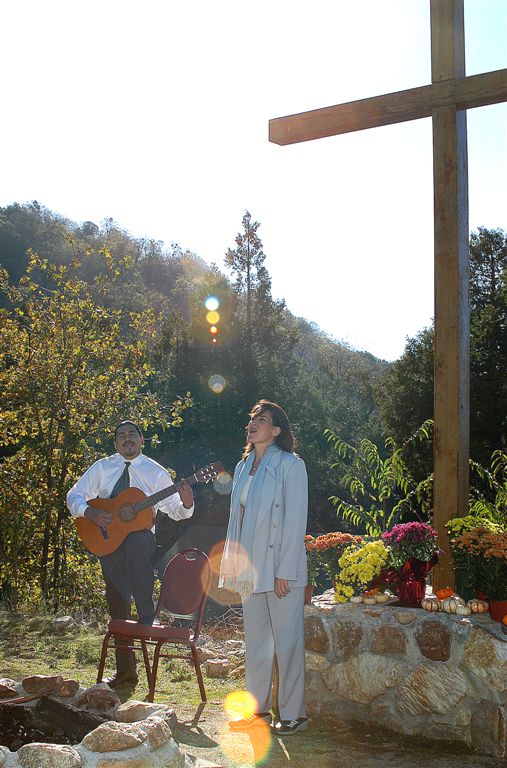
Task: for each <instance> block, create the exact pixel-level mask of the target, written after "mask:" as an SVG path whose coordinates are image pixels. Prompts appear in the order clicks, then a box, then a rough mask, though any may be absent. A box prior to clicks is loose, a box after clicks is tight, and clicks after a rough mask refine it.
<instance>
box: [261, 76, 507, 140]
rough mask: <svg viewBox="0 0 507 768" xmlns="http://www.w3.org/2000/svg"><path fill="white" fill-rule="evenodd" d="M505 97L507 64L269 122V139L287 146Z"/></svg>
mask: <svg viewBox="0 0 507 768" xmlns="http://www.w3.org/2000/svg"><path fill="white" fill-rule="evenodd" d="M502 101H507V69H499V70H496V71H494V72H484V73H481V74H479V75H471V76H470V77H462V78H457V79H452V78H451V79H448V80H443V81H441V82H436V83H433V84H431V85H423V86H420V87H419V88H411V89H409V90H406V91H396V92H395V93H388V94H385V95H384V96H373V97H371V98H369V99H360V100H358V101H349V102H347V103H345V104H338V105H336V106H332V107H323V108H322V109H313V110H310V111H309V112H301V113H299V114H296V115H288V116H286V117H275V118H273V119H272V120H270V121H269V140H270V141H271V142H273V143H274V144H280V145H282V146H285V145H287V144H295V143H297V142H301V141H312V140H313V139H322V138H324V137H326V136H336V135H338V134H342V133H351V132H353V131H361V130H364V129H366V128H377V127H379V126H382V125H391V123H401V122H406V121H408V120H419V119H421V118H423V117H431V115H432V114H433V112H434V111H435V110H436V109H441V108H442V107H450V106H452V107H453V108H454V109H456V110H465V109H473V108H474V107H484V106H487V105H488V104H497V103H499V102H502Z"/></svg>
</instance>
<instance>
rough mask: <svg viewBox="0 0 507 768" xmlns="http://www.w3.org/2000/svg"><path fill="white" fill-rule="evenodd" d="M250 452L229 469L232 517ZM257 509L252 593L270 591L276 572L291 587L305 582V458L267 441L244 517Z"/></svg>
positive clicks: (306, 507) (238, 499) (306, 498)
mask: <svg viewBox="0 0 507 768" xmlns="http://www.w3.org/2000/svg"><path fill="white" fill-rule="evenodd" d="M254 458H255V454H254V453H253V452H252V453H251V454H250V455H249V456H248V457H247V458H246V459H244V460H241V461H240V462H239V463H238V464H237V466H236V469H235V471H234V481H233V489H232V496H231V517H232V513H233V512H239V504H240V497H241V491H242V488H243V485H244V483H245V481H246V478H247V477H248V474H249V472H250V469H251V467H252V464H253V461H254ZM248 514H257V520H256V525H255V533H254V540H253V555H252V558H253V567H254V592H270V591H273V589H274V583H275V577H277V578H279V579H288V580H289V581H290V582H291V586H294V587H304V586H306V584H307V568H306V550H305V543H304V537H305V533H306V522H307V517H308V478H307V474H306V467H305V463H304V461H303V460H302V459H300V458H299V456H296V454H294V453H288V452H287V451H282V450H281V449H280V448H278V446H277V445H276V444H274V445H271V446H269V448H267V450H266V452H265V453H264V456H263V457H262V461H261V462H260V464H259V467H258V468H257V472H256V475H255V483H252V485H251V486H250V490H249V493H248V499H247V504H246V508H245V516H246V515H248Z"/></svg>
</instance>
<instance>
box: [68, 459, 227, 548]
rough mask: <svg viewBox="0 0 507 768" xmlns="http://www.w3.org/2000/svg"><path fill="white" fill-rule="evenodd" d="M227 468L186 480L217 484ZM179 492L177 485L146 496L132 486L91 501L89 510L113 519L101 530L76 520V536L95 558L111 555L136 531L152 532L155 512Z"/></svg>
mask: <svg viewBox="0 0 507 768" xmlns="http://www.w3.org/2000/svg"><path fill="white" fill-rule="evenodd" d="M223 471H224V468H223V466H222V464H221V463H220V462H215V463H214V464H208V465H207V466H206V467H203V468H202V469H199V470H198V471H197V472H195V474H193V475H191V476H190V477H186V478H185V480H186V481H187V483H189V484H190V485H193V484H194V483H209V482H210V481H212V480H216V478H217V477H218V475H219V474H220V472H223ZM177 492H178V485H177V484H175V485H171V486H169V487H168V488H163V489H162V490H161V491H157V493H154V494H152V495H151V496H146V494H144V493H143V491H141V489H140V488H135V487H133V486H131V487H130V488H126V489H125V490H124V491H121V493H119V494H118V496H115V497H114V498H113V499H90V500H89V501H88V506H89V507H95V508H97V509H102V510H103V511H104V512H109V514H110V515H112V517H113V519H112V521H111V522H110V523H109V525H107V526H105V527H100V526H98V525H96V524H95V523H94V522H92V521H91V520H89V519H88V518H87V517H76V525H77V532H78V534H79V537H80V539H81V541H82V542H83V544H84V545H85V547H86V549H87V550H88V551H89V552H92V553H93V554H94V555H99V556H102V555H110V554H111V552H114V551H115V549H118V547H119V546H120V544H121V543H122V542H123V540H124V539H125V538H126V537H127V536H128V535H129V533H132V532H133V531H142V530H144V529H145V528H151V527H152V526H153V521H154V519H155V514H154V511H153V509H152V506H153V505H154V504H158V502H159V501H162V499H166V498H167V497H168V496H172V494H173V493H177Z"/></svg>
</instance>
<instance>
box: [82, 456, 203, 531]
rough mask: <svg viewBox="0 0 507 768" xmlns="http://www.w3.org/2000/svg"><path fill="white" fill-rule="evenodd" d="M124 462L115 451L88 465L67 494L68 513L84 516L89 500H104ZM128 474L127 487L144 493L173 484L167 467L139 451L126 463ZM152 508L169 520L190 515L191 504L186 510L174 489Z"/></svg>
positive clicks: (191, 511) (154, 491)
mask: <svg viewBox="0 0 507 768" xmlns="http://www.w3.org/2000/svg"><path fill="white" fill-rule="evenodd" d="M126 461H127V459H125V458H123V456H121V455H120V454H119V453H115V454H113V455H112V456H108V457H107V458H105V459H99V460H98V461H96V462H95V464H92V466H91V467H90V468H89V469H87V470H86V472H85V473H84V475H82V476H81V477H80V478H79V480H78V481H77V483H75V485H73V486H72V488H71V489H70V491H69V492H68V494H67V506H68V508H69V510H70V513H71V515H73V516H74V517H84V513H85V510H86V508H87V506H88V501H89V500H90V499H96V498H101V499H108V498H109V497H110V495H111V491H112V490H113V488H114V486H115V484H116V481H117V480H118V478H119V477H120V475H121V473H122V472H123V469H124V467H125V462H126ZM129 474H130V485H131V487H135V488H140V489H141V491H143V493H145V494H146V496H151V495H152V494H153V493H157V492H158V491H161V490H163V489H164V488H169V486H171V485H173V481H172V480H171V477H170V475H169V473H168V472H167V470H166V469H164V467H162V466H161V465H160V464H158V462H156V461H154V460H153V459H150V458H148V456H144V454H142V453H141V454H139V456H136V458H135V459H132V461H131V462H130V467H129ZM154 510H155V511H157V510H159V511H160V512H163V513H164V514H165V515H169V517H171V518H172V519H173V520H184V519H185V518H187V517H191V516H192V514H193V512H194V506H193V505H192V506H191V507H189V508H188V509H186V508H185V507H184V506H183V502H182V501H181V499H180V496H179V494H178V492H176V493H173V494H172V496H169V497H168V498H167V499H163V500H162V501H161V502H159V503H158V504H155V505H154Z"/></svg>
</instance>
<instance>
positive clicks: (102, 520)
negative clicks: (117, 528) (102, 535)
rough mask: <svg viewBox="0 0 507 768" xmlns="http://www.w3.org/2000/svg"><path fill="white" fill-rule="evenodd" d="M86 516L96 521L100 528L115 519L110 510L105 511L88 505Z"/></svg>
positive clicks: (93, 521)
mask: <svg viewBox="0 0 507 768" xmlns="http://www.w3.org/2000/svg"><path fill="white" fill-rule="evenodd" d="M84 516H85V517H87V518H88V520H91V521H92V523H95V525H98V526H99V528H105V527H106V526H107V525H109V523H111V522H112V520H113V516H112V515H110V514H109V512H103V511H102V510H101V509H96V508H94V507H86V509H85V513H84Z"/></svg>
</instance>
